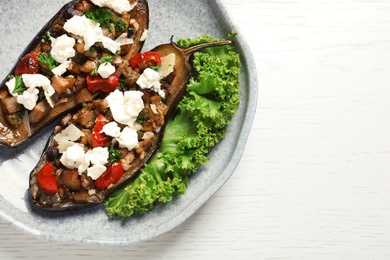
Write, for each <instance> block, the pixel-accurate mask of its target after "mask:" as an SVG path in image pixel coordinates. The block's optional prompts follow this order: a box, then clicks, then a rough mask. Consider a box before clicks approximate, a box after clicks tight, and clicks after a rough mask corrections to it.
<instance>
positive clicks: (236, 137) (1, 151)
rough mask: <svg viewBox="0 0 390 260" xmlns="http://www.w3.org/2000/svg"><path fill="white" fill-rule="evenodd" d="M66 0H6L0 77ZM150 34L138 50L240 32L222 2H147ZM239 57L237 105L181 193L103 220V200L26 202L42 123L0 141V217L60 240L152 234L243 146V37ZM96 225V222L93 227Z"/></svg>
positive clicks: (246, 80)
mask: <svg viewBox="0 0 390 260" xmlns="http://www.w3.org/2000/svg"><path fill="white" fill-rule="evenodd" d="M66 2H67V1H66V0H55V1H54V0H53V1H50V4H48V1H46V0H32V1H25V0H13V1H4V2H2V4H1V6H0V35H1V38H0V59H1V61H2V66H1V67H0V78H1V79H2V78H4V77H6V76H7V73H8V72H9V71H10V70H11V68H12V66H13V64H14V63H15V62H16V60H17V57H18V56H19V55H20V53H21V52H22V51H23V50H24V48H25V46H27V44H28V43H29V42H30V41H31V39H32V38H33V37H34V36H35V34H36V33H37V32H38V31H39V30H40V28H41V27H43V25H44V24H45V23H46V22H47V21H48V20H49V19H50V18H51V17H52V16H53V15H54V14H55V13H56V12H57V11H58V10H59V9H60V8H61V7H62V6H63V5H64V4H66ZM149 7H150V27H149V37H148V39H147V41H146V43H145V45H144V50H148V49H151V48H153V47H154V46H156V45H158V44H161V43H166V42H169V39H170V37H171V36H172V35H174V36H175V38H176V39H177V38H186V37H197V36H200V35H203V34H210V35H213V36H215V37H221V38H226V37H227V34H228V33H229V32H231V31H237V32H239V29H238V28H237V27H236V25H235V24H234V23H233V21H232V19H231V17H230V16H229V14H228V12H227V10H226V8H225V6H224V4H223V3H222V1H221V0H193V1H190V0H186V1H182V0H150V1H149ZM234 45H235V48H236V50H237V51H238V52H239V53H240V54H241V57H242V70H241V94H240V95H241V105H240V108H239V111H238V112H237V115H236V116H235V118H234V120H233V123H232V124H231V125H230V126H229V129H228V134H227V136H226V138H225V139H224V140H223V141H222V142H221V143H220V144H219V145H217V146H216V147H215V148H214V149H213V151H212V153H211V160H210V162H209V163H208V164H207V165H205V166H204V167H202V168H201V170H200V171H199V172H197V173H196V174H194V175H193V176H192V178H191V181H190V185H189V188H188V191H187V193H186V194H185V195H183V196H181V197H179V198H177V199H176V200H174V201H173V202H171V203H168V204H166V205H160V206H158V207H157V208H156V209H155V210H153V211H152V212H150V213H148V214H145V215H142V216H135V217H132V218H129V219H127V220H125V221H123V220H117V219H109V218H108V216H107V215H106V213H105V211H104V208H103V206H102V205H96V206H93V207H89V208H87V209H82V210H80V211H72V212H62V213H58V212H57V213H50V212H49V213H48V212H42V211H39V210H36V209H34V208H32V207H30V204H29V199H28V196H27V194H28V192H27V190H28V176H29V173H30V171H31V170H32V169H33V167H34V166H35V164H36V163H37V161H38V158H39V156H40V154H41V152H42V150H43V148H44V145H45V143H46V140H47V137H48V135H49V134H50V132H51V131H52V126H53V125H49V126H47V127H46V128H45V130H44V131H43V132H42V133H40V134H38V135H37V136H35V137H34V138H33V139H32V140H31V141H29V142H28V143H26V144H23V145H22V146H20V147H17V148H12V149H10V148H5V147H0V217H1V219H2V221H5V222H7V223H9V224H10V225H12V226H14V227H16V228H17V229H20V230H23V231H25V232H27V233H29V234H32V235H34V236H39V237H43V238H45V239H48V240H52V241H59V242H85V243H100V244H116V245H124V244H131V243H135V242H140V241H143V240H147V239H151V238H153V237H155V236H158V235H160V234H162V233H164V232H166V231H169V230H171V229H172V228H174V227H176V226H178V225H179V224H181V223H182V222H183V221H185V220H186V219H187V218H188V217H190V216H191V215H192V214H193V213H194V212H195V211H196V210H197V209H198V208H199V207H200V206H201V205H202V204H203V203H205V202H206V201H207V200H208V199H209V198H210V197H211V196H212V195H213V194H214V193H215V192H216V191H217V190H218V189H219V188H220V187H221V186H222V185H223V184H224V183H225V182H226V180H227V179H228V178H229V177H230V176H231V174H232V173H233V172H234V170H235V168H236V166H237V164H238V162H239V160H240V158H241V156H242V153H243V150H244V147H245V142H246V140H247V137H248V134H249V131H250V127H251V124H252V121H253V118H254V113H255V109H256V101H257V76H256V69H255V65H254V61H253V58H252V55H251V53H250V51H249V48H248V45H247V43H246V42H245V40H244V38H243V36H242V35H241V34H240V33H239V34H238V36H237V37H236V38H235V43H234ZM97 227H98V228H97Z"/></svg>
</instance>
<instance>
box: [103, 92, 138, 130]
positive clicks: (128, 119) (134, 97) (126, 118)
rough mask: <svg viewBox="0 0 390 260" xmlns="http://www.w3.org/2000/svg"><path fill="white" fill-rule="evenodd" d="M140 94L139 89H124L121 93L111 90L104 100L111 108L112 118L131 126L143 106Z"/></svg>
mask: <svg viewBox="0 0 390 260" xmlns="http://www.w3.org/2000/svg"><path fill="white" fill-rule="evenodd" d="M142 95H143V93H142V92H141V91H125V92H124V93H122V92H121V91H119V90H115V91H114V92H111V93H110V95H108V96H107V97H106V99H105V100H106V101H107V103H108V106H109V107H110V109H111V112H112V115H113V118H114V120H115V121H116V122H118V123H120V124H124V125H127V126H130V127H133V125H134V123H135V121H136V120H137V117H138V115H139V113H140V112H141V111H142V109H143V108H144V102H143V100H142Z"/></svg>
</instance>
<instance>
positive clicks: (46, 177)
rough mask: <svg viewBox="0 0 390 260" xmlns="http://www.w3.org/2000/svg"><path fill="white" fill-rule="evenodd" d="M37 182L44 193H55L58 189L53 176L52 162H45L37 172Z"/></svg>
mask: <svg viewBox="0 0 390 260" xmlns="http://www.w3.org/2000/svg"><path fill="white" fill-rule="evenodd" d="M37 183H38V186H39V188H40V189H41V190H43V191H44V192H46V193H49V194H51V193H56V192H57V191H58V184H57V180H56V177H55V176H54V166H53V164H52V163H51V162H50V163H46V164H45V166H43V168H42V169H41V170H40V171H39V172H38V175H37Z"/></svg>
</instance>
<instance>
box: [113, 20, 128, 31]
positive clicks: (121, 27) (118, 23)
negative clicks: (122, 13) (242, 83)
mask: <svg viewBox="0 0 390 260" xmlns="http://www.w3.org/2000/svg"><path fill="white" fill-rule="evenodd" d="M126 25H127V23H125V22H124V21H123V20H121V19H118V20H115V22H114V26H115V31H117V32H126Z"/></svg>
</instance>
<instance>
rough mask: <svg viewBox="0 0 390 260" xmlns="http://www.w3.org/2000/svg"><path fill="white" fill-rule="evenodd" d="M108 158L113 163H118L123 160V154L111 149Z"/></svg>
mask: <svg viewBox="0 0 390 260" xmlns="http://www.w3.org/2000/svg"><path fill="white" fill-rule="evenodd" d="M108 158H109V159H110V161H111V163H116V162H118V161H119V160H120V159H122V153H121V152H120V151H119V150H116V149H109V150H108Z"/></svg>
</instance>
